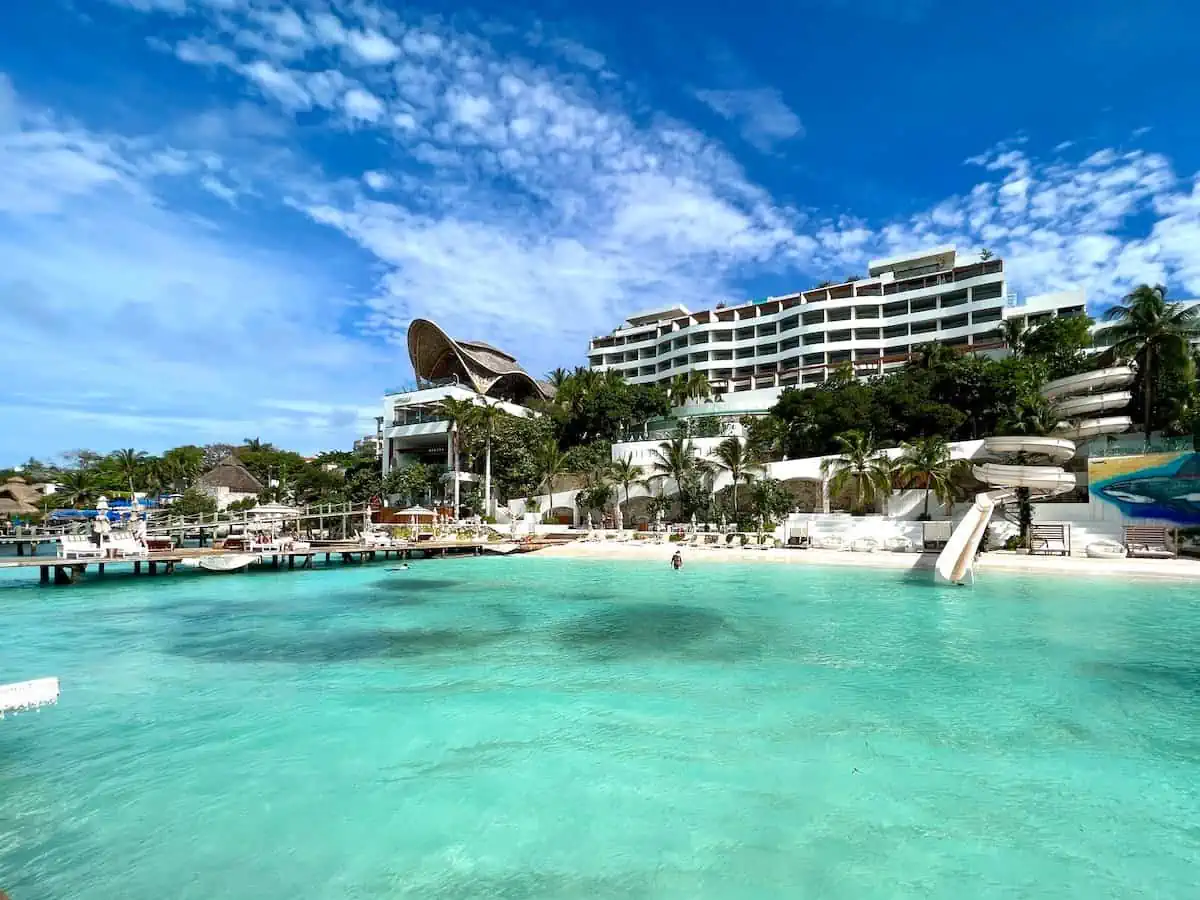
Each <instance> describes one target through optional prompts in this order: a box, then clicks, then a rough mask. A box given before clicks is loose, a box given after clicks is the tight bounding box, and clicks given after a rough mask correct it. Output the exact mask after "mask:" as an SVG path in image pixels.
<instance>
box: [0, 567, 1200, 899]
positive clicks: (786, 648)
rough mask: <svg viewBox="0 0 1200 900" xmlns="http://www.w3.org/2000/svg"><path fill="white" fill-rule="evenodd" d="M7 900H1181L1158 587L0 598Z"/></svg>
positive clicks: (633, 574) (834, 576) (438, 583)
mask: <svg viewBox="0 0 1200 900" xmlns="http://www.w3.org/2000/svg"><path fill="white" fill-rule="evenodd" d="M41 675H58V676H59V677H60V678H61V680H62V684H63V695H62V700H61V702H60V703H59V705H58V706H56V707H50V708H47V709H44V710H42V711H40V712H34V713H26V714H22V715H18V716H13V717H10V718H8V719H5V720H4V721H3V722H0V888H3V889H4V890H7V891H8V892H9V893H10V894H11V896H12V898H13V900H73V898H122V900H166V898H186V900H191V898H196V900H199V898H205V900H210V898H218V897H219V898H228V900H274V898H288V900H308V898H312V900H317V898H320V900H325V898H356V900H368V898H390V897H419V898H425V900H436V898H551V900H552V898H618V897H619V898H681V900H683V898H731V900H736V898H760V897H787V898H830V900H840V898H901V897H904V898H907V897H922V898H946V900H951V898H953V900H963V898H999V897H1003V898H1017V897H1030V898H1034V897H1036V898H1088V900H1099V898H1129V897H1154V898H1175V897H1179V898H1185V897H1186V898H1191V897H1195V896H1196V890H1197V888H1196V885H1197V884H1198V883H1200V600H1198V598H1197V592H1196V590H1195V588H1194V587H1192V586H1190V585H1183V584H1149V583H1144V582H1143V583H1138V582H1120V581H1116V580H1109V581H1101V580H1095V581H1087V580H1079V579H1075V580H1066V579H1062V580H1051V579H1041V580H1032V579H1025V578H1015V577H1004V576H1001V575H986V574H985V575H984V576H982V577H981V578H980V581H979V584H978V585H976V586H975V587H974V588H960V589H939V588H935V587H933V586H932V585H931V584H930V583H929V582H928V581H927V579H926V578H925V577H919V578H918V577H913V576H910V575H900V574H898V573H895V572H879V571H855V570H850V569H819V568H810V567H807V566H740V565H732V564H729V565H723V564H717V563H709V564H707V565H705V564H701V563H696V564H692V565H689V566H688V567H686V568H685V569H684V570H683V571H682V572H679V573H675V572H672V571H670V570H669V569H668V568H667V567H666V565H665V564H662V563H656V564H652V565H651V564H640V563H625V562H621V563H617V562H604V561H595V562H593V561H569V560H561V559H539V558H536V557H533V558H525V559H462V560H447V561H434V562H427V563H422V562H417V563H415V564H414V565H413V568H412V569H410V570H409V571H407V572H389V571H387V569H386V568H385V567H384V566H382V565H379V566H375V567H363V568H336V569H331V570H326V571H321V570H318V571H313V572H304V573H291V574H289V573H269V572H263V573H250V574H244V575H235V576H203V575H194V574H193V575H188V576H178V577H174V578H157V579H149V578H140V579H133V578H109V579H107V580H106V581H104V582H90V583H85V584H82V585H77V586H74V587H70V588H38V587H37V586H36V576H34V575H33V574H32V573H29V572H25V573H19V574H18V573H13V572H11V571H10V572H2V571H0V681H12V680H19V679H24V678H32V677H35V676H41Z"/></svg>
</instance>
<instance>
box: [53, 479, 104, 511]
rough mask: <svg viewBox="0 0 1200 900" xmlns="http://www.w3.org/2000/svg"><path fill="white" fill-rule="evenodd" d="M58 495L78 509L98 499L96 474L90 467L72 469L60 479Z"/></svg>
mask: <svg viewBox="0 0 1200 900" xmlns="http://www.w3.org/2000/svg"><path fill="white" fill-rule="evenodd" d="M58 483H59V488H60V489H59V490H58V491H57V492H56V496H57V497H59V498H61V500H62V502H63V503H64V504H65V505H67V506H70V507H74V508H76V509H78V508H79V507H80V506H85V505H87V504H90V503H91V502H92V501H94V500H95V499H96V494H97V485H96V475H95V473H93V472H92V471H91V470H89V469H70V470H68V471H66V472H64V473H63V474H62V476H61V477H60V478H59V480H58Z"/></svg>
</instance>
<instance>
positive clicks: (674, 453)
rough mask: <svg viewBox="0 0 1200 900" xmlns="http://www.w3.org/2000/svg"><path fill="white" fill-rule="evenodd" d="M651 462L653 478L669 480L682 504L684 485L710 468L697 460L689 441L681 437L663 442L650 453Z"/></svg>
mask: <svg viewBox="0 0 1200 900" xmlns="http://www.w3.org/2000/svg"><path fill="white" fill-rule="evenodd" d="M650 456H651V458H652V460H653V462H652V464H651V468H652V469H653V470H654V474H655V477H657V478H659V479H663V480H665V479H670V480H671V481H674V482H675V489H676V491H677V492H678V494H679V500H680V503H681V504H682V503H683V501H684V499H685V498H684V494H685V492H686V490H687V488H686V487H685V485H686V484H687V482H688V480H689V479H690V478H693V477H695V476H698V475H706V474H708V473H709V472H710V471H711V470H712V466H711V465H710V464H709V463H707V462H705V461H704V460H701V459H697V458H696V453H695V449H694V447H693V445H692V442H691V440H689V439H688V438H687V437H685V436H683V435H678V436H676V437H673V438H671V440H669V441H663V442H662V443H661V444H659V445H658V447H657V448H655V449H654V450H651V451H650Z"/></svg>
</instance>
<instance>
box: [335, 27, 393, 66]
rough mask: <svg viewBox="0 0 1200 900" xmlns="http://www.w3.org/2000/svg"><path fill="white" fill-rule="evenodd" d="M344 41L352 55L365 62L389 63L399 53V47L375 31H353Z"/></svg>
mask: <svg viewBox="0 0 1200 900" xmlns="http://www.w3.org/2000/svg"><path fill="white" fill-rule="evenodd" d="M345 41H346V46H348V47H349V48H350V50H351V51H352V52H353V53H354V55H355V56H357V57H358V58H359V59H360V60H362V61H363V62H365V63H373V64H382V63H389V62H391V61H392V60H394V59H395V58H396V57H398V56H399V55H400V48H399V47H398V46H396V44H395V43H393V42H392V41H391V39H389V38H388V37H386V36H384V35H382V34H380V33H379V32H377V31H367V32H362V31H354V32H351V33H350V34H349V35H348V36H347V37H346V39H345Z"/></svg>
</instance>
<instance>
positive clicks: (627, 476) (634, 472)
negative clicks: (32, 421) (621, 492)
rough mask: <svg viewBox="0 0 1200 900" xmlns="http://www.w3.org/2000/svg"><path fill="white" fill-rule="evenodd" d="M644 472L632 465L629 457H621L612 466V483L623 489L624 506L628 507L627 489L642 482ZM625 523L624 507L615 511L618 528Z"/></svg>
mask: <svg viewBox="0 0 1200 900" xmlns="http://www.w3.org/2000/svg"><path fill="white" fill-rule="evenodd" d="M643 475H644V472H643V470H642V467H641V466H639V465H636V464H634V462H633V458H632V457H629V456H625V457H622V458H621V459H618V460H617V461H616V462H614V463H613V464H612V477H613V481H615V482H616V483H617V484H619V485H620V486H621V487H623V488H624V489H625V506H626V507H627V506H628V505H629V488H630V487H631V486H633V485H635V484H637V483H638V482H640V481H641V480H642V476H643ZM624 523H625V514H624V507H622V508H621V509H618V510H617V524H618V527H623V526H624Z"/></svg>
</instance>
